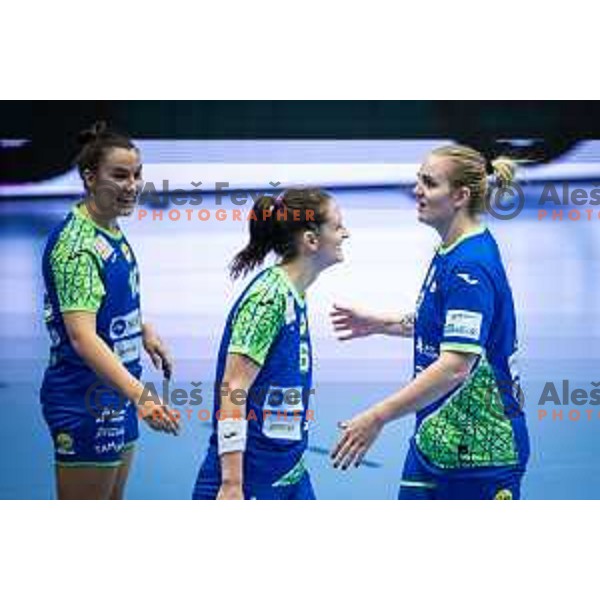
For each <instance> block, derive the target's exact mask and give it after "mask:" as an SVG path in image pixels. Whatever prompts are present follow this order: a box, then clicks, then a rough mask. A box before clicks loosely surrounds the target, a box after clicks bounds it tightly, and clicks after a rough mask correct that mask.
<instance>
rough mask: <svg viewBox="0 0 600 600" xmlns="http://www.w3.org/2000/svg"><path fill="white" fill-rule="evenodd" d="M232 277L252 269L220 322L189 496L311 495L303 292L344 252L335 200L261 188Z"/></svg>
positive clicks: (298, 191) (308, 362)
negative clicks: (201, 449)
mask: <svg viewBox="0 0 600 600" xmlns="http://www.w3.org/2000/svg"><path fill="white" fill-rule="evenodd" d="M251 214H252V217H255V218H251V219H250V241H249V242H248V244H247V245H246V247H245V248H244V249H243V250H241V252H239V253H238V254H237V255H236V256H235V258H234V259H233V262H232V264H231V274H232V276H233V277H237V276H240V275H245V274H247V273H249V272H250V271H252V270H253V269H254V268H256V267H258V266H260V265H261V264H262V263H263V261H264V260H265V259H266V257H267V255H269V254H270V253H273V254H274V255H275V256H276V257H277V258H278V259H279V262H278V263H277V264H276V265H275V266H272V267H268V268H266V269H265V270H263V271H261V272H260V273H259V274H258V275H257V276H256V277H254V278H253V279H252V281H251V282H250V283H249V285H248V286H247V287H246V289H245V290H244V291H243V292H242V294H241V295H240V297H239V298H238V299H237V301H236V302H235V304H234V305H233V308H232V309H231V312H230V313H229V318H228V319H227V324H226V326H225V331H224V334H223V338H222V341H221V346H220V349H219V358H218V365H217V373H216V378H215V393H214V411H215V412H214V415H213V433H212V436H211V438H210V442H209V448H208V452H207V455H206V458H205V459H204V462H203V464H202V466H201V468H200V472H199V474H198V478H197V481H196V484H195V488H194V492H193V497H194V499H198V500H202V499H215V498H217V499H244V498H246V499H286V500H299V499H313V498H314V491H313V488H312V484H311V481H310V477H309V475H308V472H307V471H306V467H305V465H304V460H303V455H304V451H305V449H306V445H307V439H308V433H307V428H308V423H309V421H310V420H311V413H310V411H309V398H310V395H311V391H312V353H311V343H310V332H309V326H308V319H307V307H306V296H305V292H306V290H307V289H308V287H309V286H310V285H311V284H312V283H314V281H315V280H316V279H317V277H318V276H319V274H320V273H321V272H322V271H323V270H324V269H327V268H328V267H330V266H332V265H334V264H336V263H338V262H340V261H342V260H343V254H342V244H343V242H344V240H345V239H346V238H347V237H348V232H347V230H346V229H345V227H344V225H343V223H342V215H341V212H340V209H339V207H338V206H337V204H336V202H335V200H334V199H333V198H332V197H331V196H330V195H329V194H327V193H326V192H324V191H322V190H315V189H295V190H288V191H286V192H285V193H283V194H282V195H280V196H278V197H277V198H274V197H271V196H263V197H262V198H259V199H258V200H257V201H256V202H255V205H254V207H253V209H252V213H251Z"/></svg>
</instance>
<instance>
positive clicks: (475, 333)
mask: <svg viewBox="0 0 600 600" xmlns="http://www.w3.org/2000/svg"><path fill="white" fill-rule="evenodd" d="M482 320H483V316H482V314H481V313H476V312H471V311H469V310H449V311H448V312H447V313H446V324H445V325H444V337H445V338H447V337H461V338H468V339H471V340H479V336H480V335H481V321H482Z"/></svg>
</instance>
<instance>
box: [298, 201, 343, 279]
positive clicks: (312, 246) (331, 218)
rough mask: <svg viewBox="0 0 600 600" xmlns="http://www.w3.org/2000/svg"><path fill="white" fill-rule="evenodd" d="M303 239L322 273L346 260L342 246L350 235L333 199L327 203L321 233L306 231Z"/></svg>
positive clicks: (320, 228)
mask: <svg viewBox="0 0 600 600" xmlns="http://www.w3.org/2000/svg"><path fill="white" fill-rule="evenodd" d="M303 237H304V243H305V244H306V247H307V251H308V252H309V253H310V254H312V257H313V260H314V262H315V263H316V265H317V267H318V269H319V270H320V271H322V270H323V269H326V268H327V267H330V266H331V265H334V264H336V263H339V262H342V261H343V260H344V251H343V249H342V246H343V243H344V241H345V240H346V239H348V238H349V237H350V233H349V231H348V230H347V229H346V227H345V226H344V223H343V220H342V211H341V210H340V208H339V206H338V205H337V203H336V202H335V200H333V198H330V199H329V200H328V201H327V209H326V211H325V221H324V222H323V223H322V224H321V225H320V227H319V232H318V233H316V232H315V231H312V230H309V231H305V232H304V234H303Z"/></svg>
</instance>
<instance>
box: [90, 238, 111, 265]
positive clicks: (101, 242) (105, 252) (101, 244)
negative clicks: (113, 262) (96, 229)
mask: <svg viewBox="0 0 600 600" xmlns="http://www.w3.org/2000/svg"><path fill="white" fill-rule="evenodd" d="M94 248H95V249H96V251H97V252H98V254H99V255H100V257H101V258H102V260H104V261H106V260H108V259H109V258H110V257H111V256H112V255H113V253H114V251H115V250H114V248H113V247H112V246H111V245H110V244H109V243H108V242H107V241H106V238H105V237H104V236H103V235H100V234H98V235H97V236H96V239H95V240H94Z"/></svg>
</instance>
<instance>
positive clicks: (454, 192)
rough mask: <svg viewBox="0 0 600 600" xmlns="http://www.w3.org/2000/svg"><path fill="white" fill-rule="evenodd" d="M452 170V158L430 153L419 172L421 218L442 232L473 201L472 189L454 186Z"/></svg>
mask: <svg viewBox="0 0 600 600" xmlns="http://www.w3.org/2000/svg"><path fill="white" fill-rule="evenodd" d="M452 168H453V162H452V160H451V159H449V158H447V157H443V156H436V155H435V154H430V155H429V156H428V157H427V159H426V160H425V162H424V163H423V164H422V165H421V168H420V170H419V172H418V173H417V185H416V186H415V188H414V194H415V197H416V199H417V217H418V219H419V221H421V222H422V223H426V224H427V225H431V226H432V227H435V228H436V229H437V230H438V231H439V230H444V229H446V228H447V227H448V225H449V224H450V223H451V222H452V220H453V219H454V217H455V216H456V213H457V212H459V211H460V210H461V209H465V208H466V206H467V203H468V200H469V190H468V188H464V187H459V188H455V187H453V186H452V184H451V181H450V175H451V173H452V171H451V169H452Z"/></svg>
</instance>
